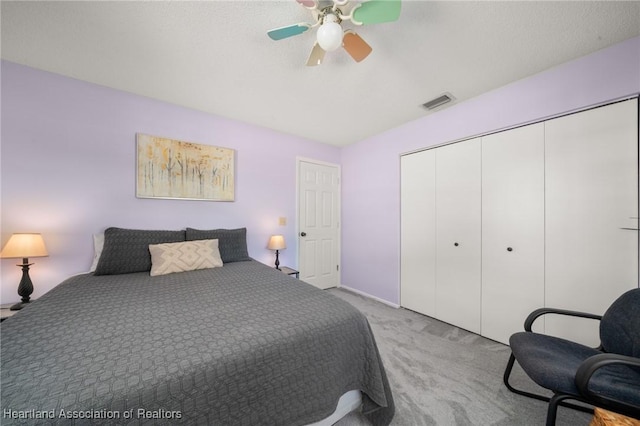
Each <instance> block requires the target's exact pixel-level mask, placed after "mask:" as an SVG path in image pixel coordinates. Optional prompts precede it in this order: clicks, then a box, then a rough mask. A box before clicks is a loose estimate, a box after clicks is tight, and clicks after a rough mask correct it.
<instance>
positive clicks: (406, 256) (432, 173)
mask: <svg viewBox="0 0 640 426" xmlns="http://www.w3.org/2000/svg"><path fill="white" fill-rule="evenodd" d="M400 162H401V165H400V170H401V175H400V181H401V191H400V215H401V219H400V242H401V247H400V304H401V305H402V306H403V307H405V308H407V309H411V310H413V311H416V312H420V313H421V314H425V315H429V316H431V317H435V316H436V150H434V149H432V150H429V151H422V152H417V153H414V154H410V155H405V156H403V157H401V159H400Z"/></svg>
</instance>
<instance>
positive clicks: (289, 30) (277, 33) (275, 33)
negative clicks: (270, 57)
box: [267, 23, 311, 40]
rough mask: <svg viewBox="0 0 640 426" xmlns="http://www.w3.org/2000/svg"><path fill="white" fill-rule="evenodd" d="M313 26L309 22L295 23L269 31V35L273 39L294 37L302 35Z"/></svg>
mask: <svg viewBox="0 0 640 426" xmlns="http://www.w3.org/2000/svg"><path fill="white" fill-rule="evenodd" d="M309 28H311V25H309V24H305V23H302V24H294V25H289V26H286V27H281V28H275V29H273V30H271V31H268V32H267V35H268V36H269V37H271V39H272V40H282V39H283V38H287V37H293V36H296V35H300V34H302V33H304V32H305V31H307V30H308V29H309Z"/></svg>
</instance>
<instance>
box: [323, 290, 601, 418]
mask: <svg viewBox="0 0 640 426" xmlns="http://www.w3.org/2000/svg"><path fill="white" fill-rule="evenodd" d="M327 291H329V292H331V294H333V295H335V296H337V297H339V298H341V299H344V300H346V301H347V302H349V303H351V304H352V305H354V306H355V307H356V308H358V309H359V310H360V311H361V312H363V313H364V314H365V315H366V316H367V318H368V319H369V322H370V323H371V328H372V329H373V332H374V334H375V337H376V341H377V343H378V347H379V349H380V354H381V356H382V360H383V362H384V365H385V369H386V371H387V375H388V377H389V382H390V384H391V389H392V391H393V396H394V399H395V403H396V414H395V417H394V420H393V422H392V425H395V426H414V425H415V426H420V425H483V426H485V425H514V426H515V425H517V426H528V425H532V426H533V425H540V426H542V425H544V424H545V419H546V414H547V404H546V403H544V402H542V401H537V400H532V399H530V398H526V397H524V396H520V395H515V394H513V393H511V392H509V391H508V390H507V389H506V388H505V386H504V384H503V383H502V375H503V373H504V368H505V366H506V364H507V360H508V358H509V354H510V350H509V348H508V346H505V345H503V344H501V343H496V342H494V341H492V340H489V339H485V338H483V337H480V336H478V335H476V334H473V333H469V332H467V331H464V330H461V329H459V328H457V327H453V326H451V325H449V324H446V323H443V322H441V321H438V320H435V319H433V318H429V317H426V316H424V315H420V314H417V313H415V312H412V311H409V310H406V309H402V308H400V309H395V308H393V307H390V306H387V305H385V304H383V303H380V302H377V301H375V300H372V299H369V298H366V297H363V296H360V295H358V294H355V293H352V292H349V291H346V290H343V289H330V290H327ZM512 384H514V385H516V386H517V387H519V388H525V389H526V390H529V391H536V392H544V390H543V389H541V388H539V387H538V386H537V385H535V384H533V383H532V382H531V381H530V380H529V379H528V378H527V377H526V375H525V374H524V373H523V372H522V370H521V369H520V368H519V367H518V366H517V365H516V367H515V368H514V372H513V374H512ZM590 420H591V416H590V415H589V414H586V413H581V412H578V411H575V410H571V409H568V408H563V407H560V408H559V410H558V418H557V423H556V424H557V425H558V426H564V425H571V426H580V425H585V426H586V425H588V424H589V422H590ZM366 424H367V423H366V421H364V419H362V418H359V417H358V416H356V415H353V416H349V417H348V418H345V419H343V420H342V421H341V422H339V423H338V425H339V426H361V425H366Z"/></svg>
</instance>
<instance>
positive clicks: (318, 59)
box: [307, 41, 326, 67]
mask: <svg viewBox="0 0 640 426" xmlns="http://www.w3.org/2000/svg"><path fill="white" fill-rule="evenodd" d="M325 53H326V52H325V51H324V49H323V48H322V47H320V45H319V44H318V42H317V41H316V43H315V44H314V45H313V49H311V54H310V55H309V59H308V60H307V66H308V67H315V66H316V65H320V64H321V63H322V60H323V59H324V54H325Z"/></svg>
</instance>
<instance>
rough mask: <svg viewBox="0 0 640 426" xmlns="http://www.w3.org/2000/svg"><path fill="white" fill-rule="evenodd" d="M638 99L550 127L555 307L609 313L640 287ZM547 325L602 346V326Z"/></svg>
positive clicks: (550, 321)
mask: <svg viewBox="0 0 640 426" xmlns="http://www.w3.org/2000/svg"><path fill="white" fill-rule="evenodd" d="M637 119H638V110H637V100H635V99H634V100H631V101H625V102H619V103H616V104H613V105H609V106H605V107H601V108H596V109H593V110H589V111H585V112H582V113H578V114H573V115H570V116H566V117H562V118H558V119H554V120H550V121H548V122H546V123H545V150H546V155H545V156H546V232H545V238H546V253H545V263H546V289H545V291H546V294H545V303H546V305H547V306H551V307H559V308H565V309H574V310H579V311H586V312H593V313H596V314H602V313H603V312H604V311H605V309H606V308H607V307H608V306H609V305H610V304H611V302H613V300H614V299H615V298H616V297H618V296H619V295H620V294H621V293H623V292H624V291H626V290H628V289H630V288H633V287H637V286H638V232H637V231H629V230H623V229H621V228H623V227H629V226H632V227H635V228H637V225H638V223H637V219H635V220H634V219H630V218H631V217H635V218H637V217H638V122H637ZM589 325H591V329H590V330H589V329H585V327H584V320H582V321H579V320H569V319H566V318H551V317H550V318H547V320H546V323H545V331H546V332H547V333H549V334H554V335H561V336H566V337H568V338H571V339H575V340H578V341H581V342H583V343H587V344H597V343H598V341H599V339H598V332H597V323H596V322H593V324H589Z"/></svg>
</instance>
